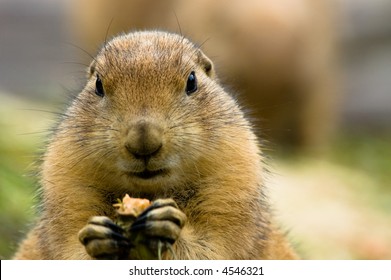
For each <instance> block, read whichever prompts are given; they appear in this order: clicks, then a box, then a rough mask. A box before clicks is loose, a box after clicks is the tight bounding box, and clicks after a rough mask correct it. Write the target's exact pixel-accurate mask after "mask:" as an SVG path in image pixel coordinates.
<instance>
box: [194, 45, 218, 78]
mask: <svg viewBox="0 0 391 280" xmlns="http://www.w3.org/2000/svg"><path fill="white" fill-rule="evenodd" d="M198 63H199V64H200V66H201V68H202V69H203V70H204V71H205V73H206V75H208V76H209V77H210V78H214V77H215V70H214V65H213V62H212V60H210V59H209V58H208V57H207V56H206V55H205V54H204V53H203V52H202V51H201V50H198Z"/></svg>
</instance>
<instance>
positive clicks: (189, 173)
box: [15, 31, 296, 259]
mask: <svg viewBox="0 0 391 280" xmlns="http://www.w3.org/2000/svg"><path fill="white" fill-rule="evenodd" d="M264 169H265V166H264V163H263V156H262V153H261V150H260V147H259V143H258V140H257V138H256V136H255V134H254V133H253V129H252V126H251V124H250V123H249V121H248V120H247V119H246V118H245V116H244V114H243V112H242V110H241V108H240V106H239V105H238V104H237V102H236V100H235V99H234V98H232V97H231V96H230V95H229V94H228V93H227V92H226V91H225V90H224V89H223V88H222V87H221V86H220V85H219V83H218V80H217V78H216V75H215V73H214V66H213V63H212V62H211V61H210V59H209V58H207V57H206V56H205V54H204V53H203V52H202V51H201V50H200V49H199V48H197V47H196V46H195V45H194V44H192V43H191V42H190V41H189V40H187V39H185V38H184V37H182V36H179V35H176V34H170V33H165V32H157V31H151V32H147V31H145V32H136V33H130V34H124V35H120V36H118V37H115V38H114V39H112V40H111V41H109V42H108V43H107V44H105V46H104V47H103V48H102V49H101V51H100V53H99V54H98V55H97V56H96V58H95V59H94V60H93V62H92V63H91V66H90V68H89V79H88V82H87V84H86V86H85V88H84V89H83V90H82V91H81V92H80V94H79V95H78V96H77V97H76V98H75V100H74V101H73V103H72V104H71V106H70V107H69V108H68V109H67V111H66V113H65V115H64V118H63V119H62V120H61V122H60V124H59V125H58V128H57V130H56V132H55V134H54V135H53V137H52V139H51V141H50V143H49V145H48V147H47V152H46V153H45V155H44V157H43V164H42V168H41V185H42V214H41V217H40V219H39V221H38V222H37V224H36V226H35V227H34V228H33V229H32V230H31V232H30V233H29V234H28V236H27V238H26V240H25V241H23V242H22V244H21V246H20V248H19V251H18V252H17V253H16V255H15V258H16V259H91V258H98V259H105V258H109V259H121V258H125V259H126V258H134V257H135V255H134V253H133V252H132V250H133V247H132V242H133V240H129V239H126V238H124V236H123V235H122V234H121V231H120V229H118V227H117V226H116V225H115V223H114V222H113V218H114V208H113V206H112V204H113V203H115V201H116V199H117V198H121V197H123V196H124V194H126V193H127V194H129V195H131V196H133V197H140V198H148V199H149V200H151V201H153V203H152V206H151V207H150V208H148V209H147V210H145V212H144V214H142V215H141V218H138V220H136V223H137V227H135V228H134V231H135V232H137V233H139V234H140V235H142V236H143V237H145V238H146V239H147V240H150V241H151V242H149V243H147V244H146V246H147V247H148V248H149V249H150V250H154V249H155V247H156V242H155V241H156V240H158V241H161V240H162V241H164V242H165V243H167V242H168V243H170V244H172V251H173V252H174V255H175V258H178V259H292V258H296V254H295V252H294V251H293V250H292V249H291V246H290V244H289V243H288V242H287V241H286V239H285V237H284V236H283V234H281V233H280V231H279V230H278V228H277V227H276V226H275V223H274V221H273V218H272V215H271V213H270V210H269V205H268V202H267V199H266V198H265V193H264V185H265V181H264ZM79 239H80V240H81V241H82V242H80V241H79ZM163 251H164V252H163V253H164V254H163V256H165V257H166V258H171V257H172V254H167V248H163Z"/></svg>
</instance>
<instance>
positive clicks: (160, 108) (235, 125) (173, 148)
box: [57, 32, 256, 192]
mask: <svg viewBox="0 0 391 280" xmlns="http://www.w3.org/2000/svg"><path fill="white" fill-rule="evenodd" d="M249 131H250V129H249V126H248V123H247V121H246V120H245V118H244V117H243V115H242V112H241V111H240V109H239V107H238V106H237V104H236V102H235V101H234V99H232V98H231V97H230V96H229V95H228V94H227V93H226V92H225V91H224V90H223V89H222V88H221V87H220V86H219V85H218V83H217V81H216V79H215V75H214V69H213V64H212V62H211V61H210V60H209V59H208V58H207V57H206V56H205V55H204V54H203V53H202V51H201V50H200V49H199V48H197V47H196V46H195V45H194V44H192V43H191V42H190V41H188V40H187V39H185V38H183V37H182V36H179V35H175V34H169V33H165V32H136V33H130V34H127V35H122V36H119V37H116V38H114V39H113V40H111V41H110V42H108V43H107V44H106V45H105V46H104V47H103V48H102V50H101V51H100V53H99V54H98V55H97V57H96V58H95V60H94V61H93V62H92V63H91V66H90V69H89V79H88V82H87V85H86V86H85V88H84V89H83V91H82V92H81V93H80V94H79V95H78V97H77V98H76V99H75V100H74V102H73V104H72V105H71V107H70V108H69V109H68V111H67V117H66V118H65V119H64V121H63V122H62V124H60V129H59V133H58V135H57V138H58V139H59V140H60V141H59V142H62V144H61V145H62V146H64V145H66V147H67V149H66V150H69V151H65V153H69V155H67V158H69V159H70V160H71V161H74V165H72V166H75V167H74V171H75V172H80V173H81V172H83V174H84V175H85V176H88V177H89V178H91V179H93V178H95V181H96V184H98V185H99V184H101V185H102V187H105V188H107V187H109V186H108V185H110V187H116V188H126V189H131V190H132V189H133V188H134V189H137V190H139V191H142V192H155V191H156V190H157V189H164V188H168V187H177V186H182V185H186V184H191V183H192V182H194V181H196V180H198V179H199V178H204V177H207V176H208V175H207V174H209V173H210V172H213V170H214V169H216V168H221V166H223V165H224V164H226V162H228V161H230V160H231V158H232V153H241V152H242V150H244V148H243V149H242V148H241V146H244V145H245V144H244V142H245V141H248V140H249V139H250V138H251V139H252V138H253V135H252V133H251V132H249ZM67 135H68V136H67ZM69 135H71V136H69ZM245 149H246V152H255V153H256V151H255V150H254V151H252V150H251V148H250V151H247V150H248V149H249V147H248V145H247V146H246V148H245ZM254 149H255V148H254ZM64 157H65V155H64ZM72 157H74V159H72ZM58 164H61V163H60V162H58ZM68 164H69V162H68ZM86 174H88V175H86Z"/></svg>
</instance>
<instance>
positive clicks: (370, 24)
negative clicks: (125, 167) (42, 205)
mask: <svg viewBox="0 0 391 280" xmlns="http://www.w3.org/2000/svg"><path fill="white" fill-rule="evenodd" d="M112 19H113V22H112V24H111V26H110V28H109V23H110V21H111V20H112ZM177 19H178V20H177ZM390 19H391V2H390V1H387V0H374V1H365V0H329V1H327V0H281V1H266V0H233V1H223V0H216V1H207V0H193V1H180V0H167V1H157V0H143V1H141V0H128V1H125V0H114V1H113V0H112V1H108V0H83V1H76V0H69V1H66V0H0V98H1V104H0V129H1V134H0V144H1V145H0V203H1V204H0V222H1V224H2V226H1V227H0V257H1V258H9V257H10V255H11V254H12V251H13V250H14V248H15V243H16V242H17V240H18V239H19V238H20V237H21V236H23V231H24V230H25V229H26V227H27V226H28V223H29V222H30V221H32V220H33V219H34V216H35V215H34V211H35V210H34V209H32V208H31V207H32V203H33V201H34V200H33V196H34V190H35V183H34V179H33V178H32V177H31V176H25V174H28V173H29V171H30V170H31V169H32V168H30V166H29V165H30V164H31V163H32V162H33V160H34V158H35V154H36V153H37V152H38V150H39V149H40V148H42V147H43V142H44V140H45V139H46V136H47V133H46V131H47V129H48V128H50V126H51V125H52V123H53V121H52V120H53V119H54V116H53V115H51V114H50V113H47V112H45V111H59V110H61V108H62V107H63V106H64V105H63V104H64V103H65V100H66V96H67V95H69V93H77V91H78V90H79V89H80V87H81V86H82V85H83V81H84V77H85V68H86V66H85V65H88V63H89V61H90V60H91V57H89V55H88V54H87V53H86V52H88V53H91V54H92V55H93V54H95V52H96V50H97V49H98V48H99V46H101V44H102V43H103V41H104V40H105V37H106V32H107V30H109V35H108V36H109V38H110V36H111V35H113V34H117V33H118V32H122V31H124V32H127V31H131V30H140V29H141V30H143V29H163V30H169V31H172V32H182V33H183V34H184V35H185V36H187V37H190V38H191V39H192V40H193V41H194V42H195V43H197V44H199V45H202V49H203V50H204V51H205V53H206V54H207V55H208V56H209V57H210V58H211V59H212V60H213V61H214V62H215V65H216V68H217V71H218V76H219V78H220V79H221V80H222V82H223V83H224V84H225V85H227V88H228V89H229V90H230V91H232V92H235V93H236V92H237V93H238V99H239V100H240V102H241V103H242V104H243V105H244V106H245V107H246V108H248V109H249V116H250V117H252V118H253V119H254V123H255V124H256V126H257V130H258V131H259V134H260V136H261V137H262V138H263V139H265V140H267V142H266V144H265V145H266V153H267V154H268V155H269V156H270V157H271V158H272V159H271V169H272V171H273V175H271V176H270V178H269V181H270V195H271V197H272V201H273V203H274V204H275V209H276V215H277V216H278V218H279V219H280V220H281V223H282V224H283V225H284V227H286V228H287V229H289V231H290V233H289V235H290V236H291V238H292V240H293V241H294V242H295V243H297V246H298V248H299V251H300V252H302V255H303V258H309V259H390V258H391V220H390V217H391V215H390V214H391V175H389V173H390V170H391V141H390V140H391V133H390V132H391V124H390V121H389V120H390V117H391V92H390V91H391V90H390V89H391V79H390V77H391V20H390ZM178 22H179V24H178ZM108 28H109V29H108ZM80 48H81V49H83V50H81V49H80ZM75 199H77V198H75Z"/></svg>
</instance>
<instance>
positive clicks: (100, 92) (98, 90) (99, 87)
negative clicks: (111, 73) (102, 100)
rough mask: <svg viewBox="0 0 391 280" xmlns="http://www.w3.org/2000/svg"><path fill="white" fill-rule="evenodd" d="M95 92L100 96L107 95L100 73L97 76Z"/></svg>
mask: <svg viewBox="0 0 391 280" xmlns="http://www.w3.org/2000/svg"><path fill="white" fill-rule="evenodd" d="M95 94H96V95H97V96H99V97H103V96H105V91H104V89H103V84H102V80H101V79H100V77H99V75H97V76H96V82H95Z"/></svg>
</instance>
